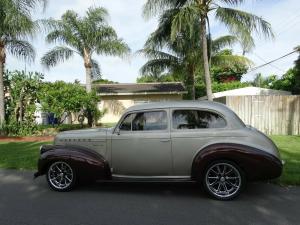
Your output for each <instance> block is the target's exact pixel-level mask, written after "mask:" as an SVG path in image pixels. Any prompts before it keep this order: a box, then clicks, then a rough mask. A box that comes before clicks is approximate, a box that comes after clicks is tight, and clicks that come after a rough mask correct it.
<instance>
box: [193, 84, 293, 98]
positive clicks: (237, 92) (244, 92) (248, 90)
mask: <svg viewBox="0 0 300 225" xmlns="http://www.w3.org/2000/svg"><path fill="white" fill-rule="evenodd" d="M291 94H292V93H291V92H289V91H281V90H273V89H267V88H259V87H245V88H238V89H233V90H229V91H222V92H217V93H213V97H214V98H221V97H225V96H248V95H291ZM206 99H207V96H204V97H201V98H199V100H206Z"/></svg>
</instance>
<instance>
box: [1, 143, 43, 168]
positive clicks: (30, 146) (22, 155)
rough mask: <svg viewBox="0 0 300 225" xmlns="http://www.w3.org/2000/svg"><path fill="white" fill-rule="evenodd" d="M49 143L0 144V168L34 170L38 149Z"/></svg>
mask: <svg viewBox="0 0 300 225" xmlns="http://www.w3.org/2000/svg"><path fill="white" fill-rule="evenodd" d="M43 144H49V142H12V143H6V142H0V168H5V169H19V170H36V167H37V159H38V157H39V148H40V146H41V145H43Z"/></svg>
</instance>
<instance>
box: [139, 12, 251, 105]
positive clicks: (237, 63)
mask: <svg viewBox="0 0 300 225" xmlns="http://www.w3.org/2000/svg"><path fill="white" fill-rule="evenodd" d="M160 21H161V22H160V24H159V27H158V29H157V30H156V31H155V32H154V33H152V35H151V36H150V38H149V39H148V41H147V42H146V44H145V47H144V49H142V50H140V51H139V52H140V53H143V54H144V55H145V56H146V57H147V58H148V59H149V61H148V62H147V63H146V64H145V65H143V67H142V68H141V74H142V78H143V79H144V80H147V79H148V80H152V81H159V82H161V81H172V80H174V81H184V83H185V84H186V86H187V87H188V90H189V96H191V98H192V99H195V97H196V94H195V84H196V83H198V81H202V80H203V79H202V76H201V75H200V74H202V72H203V65H202V64H199V60H200V59H201V51H202V47H201V45H199V41H198V39H199V35H196V36H194V37H190V35H189V34H187V33H185V32H182V33H181V35H179V36H178V39H177V40H175V41H174V42H172V41H170V40H171V30H169V31H168V33H167V31H164V32H165V33H164V34H162V33H161V31H162V30H163V29H164V28H165V27H166V26H167V25H166V24H167V22H166V21H169V22H170V23H171V21H172V20H171V19H170V18H168V17H167V19H166V15H164V16H163V17H162V18H161V20H160ZM169 26H170V25H169ZM237 42H238V39H237V38H236V37H234V36H231V35H227V36H222V37H219V38H217V39H215V40H210V44H211V48H210V52H209V56H210V62H211V65H212V67H213V68H214V72H215V73H214V75H215V76H216V77H218V75H219V74H221V73H222V72H226V70H231V71H232V72H233V73H235V74H230V75H238V76H241V75H242V74H244V73H245V72H246V71H247V70H248V67H249V65H250V63H251V62H250V60H249V59H247V58H246V57H244V56H238V55H234V54H232V51H231V50H228V49H224V48H226V47H230V46H232V45H233V44H235V43H237ZM164 49H166V50H168V51H164ZM242 69H244V70H242ZM237 70H239V71H237ZM165 71H167V74H165V73H164V72H165ZM227 72H230V71H227ZM238 73H239V74H238ZM170 74H171V75H172V76H173V77H172V79H170V78H171V77H170ZM166 75H167V76H166ZM219 80H221V78H220V79H219ZM235 80H240V77H239V78H237V79H235Z"/></svg>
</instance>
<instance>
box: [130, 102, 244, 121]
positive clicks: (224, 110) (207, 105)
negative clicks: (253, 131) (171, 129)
mask: <svg viewBox="0 0 300 225" xmlns="http://www.w3.org/2000/svg"><path fill="white" fill-rule="evenodd" d="M168 108H199V109H208V110H213V111H216V112H219V113H221V114H222V115H224V116H225V117H226V119H227V121H230V123H231V124H232V126H233V127H241V126H245V124H244V123H243V121H241V119H240V118H239V117H238V116H237V115H236V114H235V113H234V112H233V111H232V110H231V109H230V108H228V107H227V106H226V105H224V104H222V103H218V102H212V101H199V100H198V101H165V102H152V103H143V104H136V105H134V106H131V107H129V108H128V109H127V110H126V112H125V113H128V112H132V111H141V110H151V109H168Z"/></svg>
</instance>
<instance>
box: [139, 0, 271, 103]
mask: <svg viewBox="0 0 300 225" xmlns="http://www.w3.org/2000/svg"><path fill="white" fill-rule="evenodd" d="M243 2H244V1H243V0H232V1H225V0H222V1H217V0H175V1H170V0H154V1H153V0H148V1H147V2H146V4H145V6H144V15H145V16H146V17H152V16H156V15H160V16H161V18H163V17H164V16H165V15H169V14H172V19H171V23H170V22H169V23H168V24H169V25H170V26H169V27H168V29H169V30H170V31H171V41H172V42H176V40H177V39H178V37H180V36H181V33H182V31H187V32H188V34H189V35H190V37H193V36H197V35H199V37H200V38H199V40H198V41H199V43H198V45H199V46H200V45H201V47H202V48H201V49H202V50H201V51H202V52H201V51H200V50H198V51H200V52H201V53H202V57H201V61H202V63H201V64H202V65H203V69H204V77H205V83H206V89H207V90H206V91H207V96H208V99H209V100H212V90H211V76H210V68H209V63H210V60H209V44H208V42H207V36H209V37H210V29H209V18H211V17H210V16H211V15H212V13H214V15H215V19H216V20H218V21H219V22H221V23H222V24H224V25H225V26H226V27H227V28H228V29H229V31H230V32H231V33H232V34H234V35H235V36H237V37H238V39H239V40H240V42H241V43H242V46H244V47H245V48H246V47H247V50H249V49H251V47H253V46H254V40H253V37H252V34H253V32H255V33H258V34H262V35H264V36H265V37H267V38H269V37H272V36H273V33H272V30H271V26H270V24H269V23H268V22H267V21H265V20H264V19H262V18H261V17H258V16H255V15H253V14H250V13H247V12H244V11H241V10H238V9H235V8H230V6H238V5H240V4H241V3H243ZM224 5H225V6H224ZM227 6H229V7H227ZM207 28H208V29H207ZM197 49H199V48H197ZM197 49H195V51H196V50H197ZM199 62H200V61H199Z"/></svg>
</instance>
